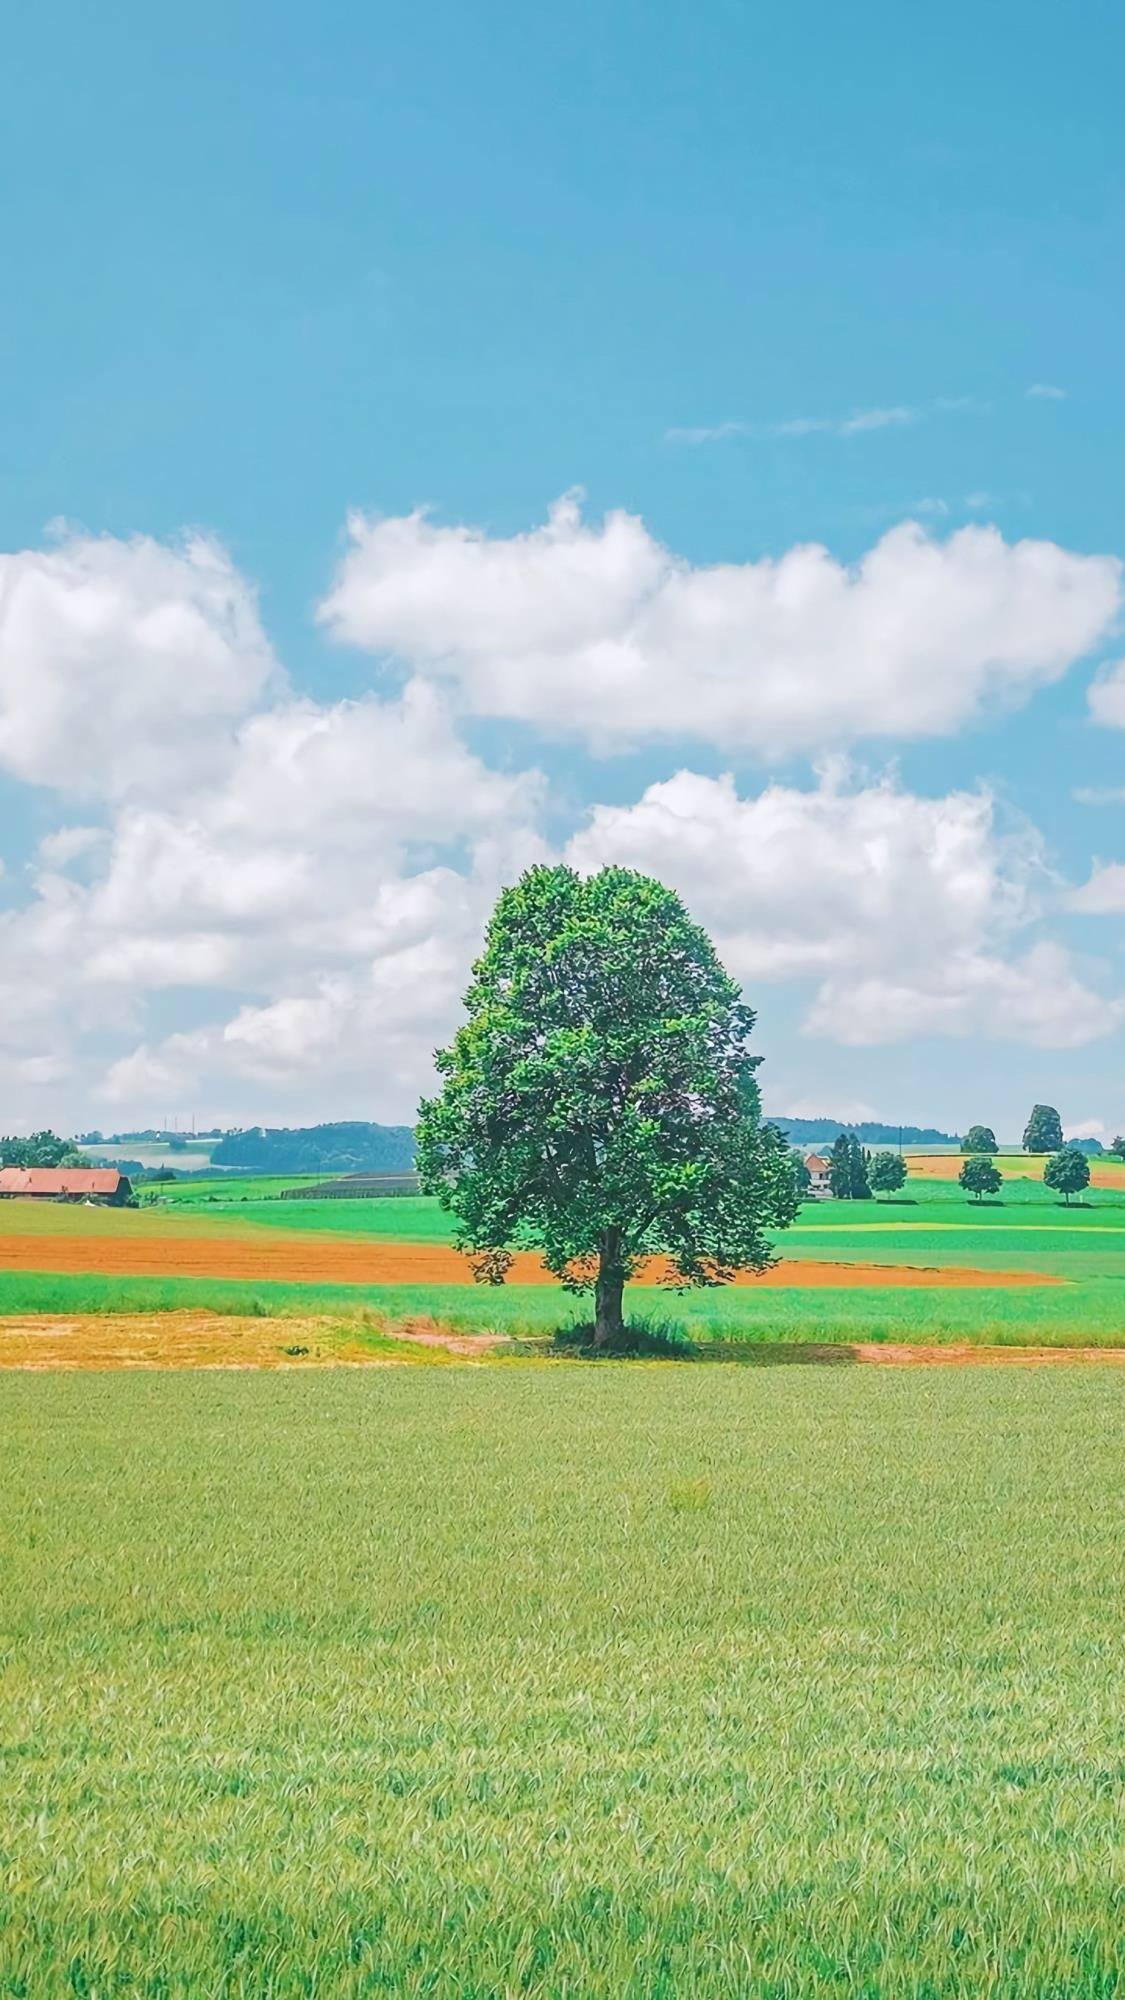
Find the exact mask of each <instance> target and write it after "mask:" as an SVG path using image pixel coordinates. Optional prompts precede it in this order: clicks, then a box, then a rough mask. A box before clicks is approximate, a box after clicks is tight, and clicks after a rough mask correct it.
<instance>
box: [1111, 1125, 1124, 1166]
mask: <svg viewBox="0 0 1125 2000" xmlns="http://www.w3.org/2000/svg"><path fill="white" fill-rule="evenodd" d="M1109 1150H1110V1152H1111V1153H1112V1154H1113V1157H1114V1159H1115V1160H1122V1159H1125V1138H1122V1136H1121V1134H1120V1132H1119V1133H1118V1135H1117V1137H1116V1139H1115V1140H1114V1141H1113V1143H1112V1145H1111V1146H1110V1149H1109Z"/></svg>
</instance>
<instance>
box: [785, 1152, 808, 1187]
mask: <svg viewBox="0 0 1125 2000" xmlns="http://www.w3.org/2000/svg"><path fill="white" fill-rule="evenodd" d="M790 1158H791V1160H792V1162H793V1181H794V1185H795V1187H796V1189H797V1193H798V1194H807V1193H808V1191H809V1189H810V1188H811V1186H812V1175H811V1174H810V1172H809V1170H808V1168H807V1167H806V1165H805V1156H804V1154H803V1153H797V1152H793V1153H791V1155H790Z"/></svg>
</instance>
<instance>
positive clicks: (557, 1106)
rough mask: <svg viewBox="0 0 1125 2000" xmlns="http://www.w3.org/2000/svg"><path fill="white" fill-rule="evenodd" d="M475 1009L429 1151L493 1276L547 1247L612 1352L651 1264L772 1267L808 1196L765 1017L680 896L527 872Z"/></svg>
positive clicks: (565, 874) (486, 1274) (476, 971)
mask: <svg viewBox="0 0 1125 2000" xmlns="http://www.w3.org/2000/svg"><path fill="white" fill-rule="evenodd" d="M465 1006H466V1009H467V1011H468V1020H467V1021H466V1022H465V1023H464V1025H463V1026H462V1027H461V1028H460V1029H459V1030H458V1032H457V1034H456V1036H455V1038H454V1041H453V1044H452V1046H451V1047H450V1048H448V1049H445V1050H442V1051H440V1052H439V1053H438V1055H437V1058H436V1063H437V1069H438V1073H439V1075H440V1076H441V1077H442V1078H443V1083H442V1088H441V1091H440V1093H439V1095H438V1096H436V1097H434V1098H432V1099H430V1100H429V1102H427V1103H424V1104H423V1105H422V1106H421V1108H420V1112H419V1119H418V1127H417V1134H416V1139H417V1160H418V1172H419V1176H420V1179H421V1184H422V1186H423V1188H425V1189H426V1190H427V1191H428V1192H429V1193H432V1194H436V1195H437V1196H438V1198H439V1200H440V1201H441V1203H442V1205H443V1207H445V1208H447V1209H449V1210H450V1211H451V1212H452V1214H453V1215H454V1216H455V1217H456V1221H457V1241H458V1243H459V1245H460V1246H461V1248H463V1249H465V1250H467V1251H468V1252H469V1254H470V1256H471V1257H472V1260H473V1269H474V1274H475V1276H476V1277H477V1279H478V1281H479V1282H482V1283H488V1284H502V1283H503V1281H504V1279H505V1277H506V1276H507V1273H508V1271H509V1270H510V1268H511V1264H512V1256H513V1252H514V1251H515V1250H516V1249H517V1248H519V1247H520V1246H527V1247H529V1248H530V1247H534V1248H536V1249H538V1251H539V1252H540V1255H541V1256H542V1258H543V1261H544V1263H545V1264H546V1265H547V1268H548V1269H549V1270H550V1271H552V1272H553V1273H554V1274H555V1276H556V1277H557V1278H559V1279H560V1280H561V1282H562V1284H563V1285H564V1286H566V1288H567V1289H568V1290H570V1291H575V1292H581V1291H589V1290H591V1289H592V1290H593V1292H594V1297H595V1322H594V1338H595V1342H596V1343H597V1344H598V1345H604V1344H605V1342H606V1341H609V1340H612V1339H613V1338H614V1337H615V1336H620V1335H621V1334H622V1333H623V1331H624V1321H623V1317H622V1293H623V1290H624V1286H625V1283H626V1281H627V1279H628V1278H630V1277H631V1276H632V1275H633V1273H634V1272H635V1271H636V1268H637V1266H638V1264H639V1263H640V1262H641V1261H642V1260H643V1259H644V1258H646V1257H649V1256H653V1255H663V1256H664V1257H666V1258H667V1260H668V1268H667V1282H668V1283H670V1284H672V1285H674V1286H676V1287H677V1288H679V1287H686V1286H691V1285H721V1284H726V1283H729V1281H730V1280H731V1279H732V1278H733V1277H734V1275H735V1273H736V1272H738V1271H741V1270H751V1271H761V1270H764V1269H765V1267H766V1266H767V1265H768V1264H769V1263H771V1262H772V1252H771V1246H770V1241H769V1238H768V1236H767V1234H766V1231H767V1230H768V1229H770V1228H784V1227H785V1226H786V1225H787V1224H788V1223H790V1222H791V1221H792V1219H793V1217H794V1215H795V1214H796V1212H797V1189H796V1182H795V1179H794V1175H793V1169H792V1165H791V1162H790V1153H789V1147H788V1143H787V1141H786V1140H785V1138H784V1136H783V1134H782V1133H781V1132H779V1131H778V1130H777V1128H776V1126H773V1125H769V1124H764V1123H763V1122H762V1117H761V1107H760V1099H759V1095H758V1087H757V1084H756V1082H755V1078H754V1072H755V1070H756V1068H757V1066H758V1063H759V1062H760V1060H761V1058H760V1057H759V1056H753V1055H751V1054H750V1052H749V1041H750V1035H751V1031H752V1029H753V1026H754V1015H753V1013H752V1012H751V1010H750V1008H749V1007H747V1006H744V1005H743V1004H742V1001H741V1000H740V997H739V988H738V986H737V985H736V984H735V982H734V980H732V979H729V978H728V977H727V974H726V973H725V972H724V970H723V968H722V966H721V965H720V964H719V961H718V959H717V957H716V955H715V951H714V948H713V946H712V944H711V942H710V939H709V938H708V937H707V936H706V934H705V932H703V931H702V930H700V929H699V928H698V926H697V925H695V924H693V923H692V922H691V921H690V920H689V918H688V916H687V913H686V911H685V910H684V907H683V904H682V903H681V902H680V899H679V897H678V896H676V895H674V894H673V893H672V891H671V890H670V889H666V888H664V886H663V884H661V883H660V882H654V881H651V880H650V879H649V878H647V877H646V876H643V875H637V874H634V873H633V872H632V871H631V870H629V869H625V868H603V869H602V870H601V872H600V874H597V875H593V876H591V877H589V878H588V879H586V880H583V879H582V878H581V877H580V876H579V875H577V874H576V873H575V872H574V870H573V869H571V868H546V867H542V868H532V869H530V870H529V871H528V873H527V874H526V875H524V876H523V878H522V879H521V880H520V881H519V882H517V883H516V885H515V887H514V888H511V889H505V890H504V892H503V894H502V895H501V897H500V900H499V902H498V903H497V905H496V908H495V910H494V912H493V915H492V918H491V920H490V922H489V925H488V930H487V932H486V935H485V942H484V951H483V953H482V955H481V957H480V958H479V959H478V960H477V963H476V965H475V966H474V967H473V981H472V985H471V986H470V988H469V991H468V993H467V994H466V996H465Z"/></svg>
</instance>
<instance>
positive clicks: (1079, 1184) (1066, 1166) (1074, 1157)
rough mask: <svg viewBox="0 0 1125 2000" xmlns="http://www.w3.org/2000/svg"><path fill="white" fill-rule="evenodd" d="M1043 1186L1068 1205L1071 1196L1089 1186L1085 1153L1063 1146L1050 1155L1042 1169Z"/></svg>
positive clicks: (1087, 1162) (1075, 1147) (1088, 1172)
mask: <svg viewBox="0 0 1125 2000" xmlns="http://www.w3.org/2000/svg"><path fill="white" fill-rule="evenodd" d="M1043 1185H1044V1187H1049V1188H1051V1189H1052V1190H1053V1191H1054V1193H1055V1194H1061V1195H1062V1197H1063V1200H1064V1201H1065V1202H1067V1203H1068V1204H1069V1202H1070V1197H1071V1195H1072V1194H1081V1193H1082V1191H1083V1189H1084V1188H1088V1187H1089V1185H1090V1162H1089V1160H1088V1159H1087V1157H1086V1155H1085V1153H1083V1152H1081V1151H1080V1150H1079V1148H1078V1147H1077V1146H1063V1147H1062V1148H1061V1149H1060V1150H1059V1151H1058V1152H1057V1153H1052V1155H1051V1157H1050V1159H1049V1160H1048V1162H1047V1164H1046V1166H1045V1167H1044V1169H1043Z"/></svg>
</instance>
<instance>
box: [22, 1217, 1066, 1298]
mask: <svg viewBox="0 0 1125 2000" xmlns="http://www.w3.org/2000/svg"><path fill="white" fill-rule="evenodd" d="M665 1268H666V1267H665V1266H664V1264H663V1262H662V1260H661V1259H660V1258H653V1259H652V1260H651V1262H650V1263H649V1264H648V1265H647V1266H646V1267H645V1269H644V1271H643V1272H641V1273H639V1274H638V1279H637V1282H638V1283H641V1284H646V1283H647V1284H658V1283H659V1282H660V1280H661V1278H662V1277H663V1276H664V1273H665ZM0 1270H3V1271H55V1272H59V1271H67V1272H69V1271H80V1272H82V1273H84V1274H86V1275H99V1276H110V1277H119V1278H134V1277H135V1278H248V1279H251V1280H255V1281H259V1282H262V1283H265V1284H269V1283H274V1284H295V1285H300V1284H305V1285H467V1284H471V1283H472V1271H471V1269H470V1266H469V1262H468V1259H467V1258H465V1257H463V1256H461V1254H460V1252H459V1251H457V1250H453V1249H451V1248H450V1247H449V1246H448V1245H447V1244H433V1243H365V1242H356V1241H355V1240H354V1239H353V1238H351V1237H345V1238H343V1239H341V1238H339V1237H337V1238H335V1239H334V1240H330V1241H327V1242H326V1241H325V1240H324V1238H323V1237H321V1236H300V1235H297V1234H293V1235H283V1234H282V1233H281V1232H280V1231H278V1232H277V1233H276V1234H273V1233H271V1235H270V1237H269V1239H268V1240H261V1239H249V1238H242V1237H222V1236H217V1235H216V1236H209V1237H166V1238H164V1239H157V1240H155V1241H149V1242H146V1241H145V1240H144V1239H143V1238H139V1237H135V1236H122V1237H119V1238H117V1239H114V1238H113V1237H112V1236H109V1235H106V1236H96V1237H95V1236H85V1237H82V1236H0ZM509 1275H510V1280H511V1282H512V1283H513V1284H518V1285H553V1284H555V1283H556V1282H557V1281H556V1279H554V1278H553V1277H552V1276H551V1273H550V1272H549V1271H547V1270H545V1269H544V1267H543V1265H542V1263H541V1262H540V1260H539V1258H538V1257H536V1256H534V1255H533V1254H532V1253H531V1252H529V1251H521V1252H520V1253H519V1254H518V1255H517V1256H516V1258H515V1260H514V1262H513V1265H512V1269H511V1272H510V1274H509ZM735 1282H736V1283H737V1284H745V1285H767V1286H769V1285H781V1286H786V1285H799V1286H801V1287H802V1288H804V1287H806V1286H810V1285H844V1286H849V1287H850V1286H861V1287H863V1288H864V1289H866V1288H868V1287H870V1286H878V1285H896V1286H904V1285H905V1286H916V1285H924V1286H927V1287H943V1288H944V1287H950V1286H954V1287H956V1286H965V1285H989V1286H1009V1285H1017V1286H1028V1285H1056V1284H1061V1283H1062V1280H1061V1279H1060V1278H1055V1277H1048V1276H1047V1275H1046V1274H1045V1273H1043V1272H1038V1271H978V1270H974V1269H971V1268H968V1267H965V1266H961V1265H942V1266H937V1267H934V1266H928V1265H918V1264H833V1263H827V1262H824V1263H822V1262H820V1261H819V1260H815V1261H814V1260H813V1259H808V1258H806V1259H802V1258H797V1257H791V1258H789V1257H787V1258H785V1259H784V1260H783V1262H782V1263H780V1264H776V1265H774V1266H773V1268H772V1269H771V1270H769V1271H766V1272H764V1273H763V1274H762V1275H761V1276H760V1277H754V1276H744V1277H740V1278H738V1279H736V1280H735Z"/></svg>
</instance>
